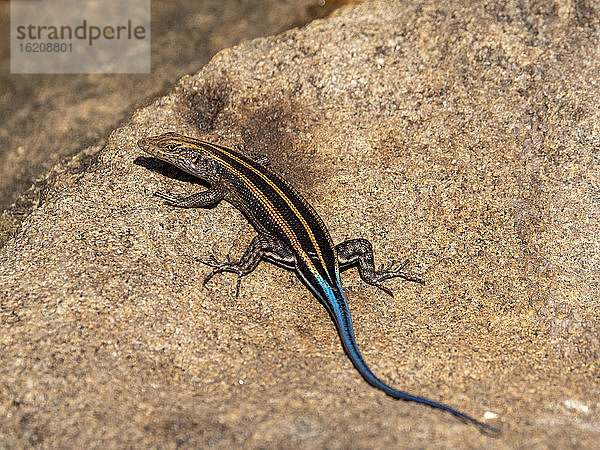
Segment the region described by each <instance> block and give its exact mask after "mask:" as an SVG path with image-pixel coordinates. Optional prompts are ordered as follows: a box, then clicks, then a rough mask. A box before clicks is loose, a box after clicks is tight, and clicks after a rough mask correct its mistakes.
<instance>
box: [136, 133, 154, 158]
mask: <svg viewBox="0 0 600 450" xmlns="http://www.w3.org/2000/svg"><path fill="white" fill-rule="evenodd" d="M137 145H138V147H139V148H140V149H141V150H143V151H145V152H146V153H148V154H150V155H152V156H156V143H155V142H154V139H152V138H147V137H146V138H142V139H140V140H139V141H137Z"/></svg>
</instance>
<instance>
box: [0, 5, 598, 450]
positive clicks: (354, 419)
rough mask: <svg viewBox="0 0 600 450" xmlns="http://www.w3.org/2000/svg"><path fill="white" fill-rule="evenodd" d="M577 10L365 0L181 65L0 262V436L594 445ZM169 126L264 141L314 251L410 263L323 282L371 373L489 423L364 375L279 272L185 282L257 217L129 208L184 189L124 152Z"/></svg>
mask: <svg viewBox="0 0 600 450" xmlns="http://www.w3.org/2000/svg"><path fill="white" fill-rule="evenodd" d="M598 19H599V12H598V11H597V10H595V9H594V8H593V7H592V6H590V5H589V4H587V3H579V2H577V3H566V4H565V5H564V6H556V4H555V3H550V2H547V3H546V2H536V3H535V4H529V3H527V2H508V3H506V2H499V1H498V2H486V3H485V4H481V3H478V2H475V3H469V2H466V4H464V5H457V4H455V2H447V3H440V2H411V3H400V2H373V3H366V4H360V5H358V6H353V7H347V8H344V9H342V10H340V12H339V13H338V14H335V15H334V17H331V18H329V19H328V20H325V21H317V22H313V23H312V24H310V25H309V26H307V27H306V28H304V29H300V30H293V31H289V32H287V33H284V34H282V35H279V36H276V37H272V38H265V39H258V40H255V41H251V42H249V43H246V44H244V45H242V46H240V47H236V48H233V49H231V50H227V51H223V52H221V53H219V54H218V55H217V56H216V57H215V58H214V59H213V60H212V61H211V63H210V64H208V65H207V66H206V67H205V68H204V69H203V70H202V71H201V72H200V73H198V74H196V75H193V76H188V77H184V78H183V79H182V80H181V81H180V82H179V83H178V85H177V86H176V87H175V88H174V89H173V91H172V92H171V93H170V94H169V95H167V96H165V97H163V98H160V99H158V100H156V101H155V102H154V103H153V104H151V105H150V106H148V107H147V108H144V109H141V110H139V111H138V112H136V113H135V114H134V116H133V117H132V118H131V120H130V121H129V122H128V123H127V124H125V125H124V126H123V127H122V128H119V129H118V130H116V131H114V132H113V133H112V135H111V136H110V138H109V139H108V140H107V145H106V147H105V148H104V149H103V151H102V152H101V153H100V155H99V157H98V158H97V160H96V161H95V162H94V164H93V165H92V166H91V167H89V168H88V169H86V170H84V171H82V172H80V173H77V171H71V172H69V171H66V172H65V173H64V174H63V175H61V176H60V177H57V179H56V181H55V182H54V183H53V185H52V186H50V187H49V188H48V190H47V191H46V193H45V196H44V198H43V201H42V202H41V205H40V206H39V207H38V208H37V209H35V211H34V212H33V213H32V214H31V216H29V217H28V218H27V220H26V221H25V222H24V223H23V226H22V230H21V231H20V232H19V234H18V235H17V236H16V237H15V238H14V239H12V240H11V241H9V242H8V243H7V245H6V246H5V247H4V248H2V249H1V250H0V262H1V266H0V268H1V269H0V270H1V273H0V295H1V296H2V297H1V298H2V303H1V308H2V309H1V312H0V313H1V320H2V327H1V328H0V339H1V341H0V342H1V344H2V352H0V417H1V419H0V420H1V421H2V423H1V426H0V446H2V447H6V446H8V447H12V446H17V447H26V446H31V445H35V446H48V447H64V446H75V447H83V446H94V447H100V446H102V447H115V448H122V447H125V446H136V447H146V446H156V447H158V446H161V447H176V446H183V447H207V446H211V447H227V448H230V447H231V446H244V447H303V448H314V447H328V448H329V447H331V448H348V447H351V448H391V447H396V448H397V447H408V448H414V447H436V448H439V447H447V448H464V447H477V448H482V447H497V448H515V447H526V448H531V447H559V448H565V447H588V448H591V447H593V446H594V445H595V444H597V442H598V441H599V439H600V414H599V407H600V385H599V383H598V374H599V373H600V367H599V362H598V361H599V358H600V341H599V338H598V329H599V328H600V323H599V319H598V318H599V317H600V314H599V313H600V292H599V286H600V285H599V284H598V281H597V280H598V279H600V273H599V267H600V264H599V262H600V261H599V258H598V255H599V254H600V252H599V250H600V245H599V243H600V238H599V235H598V232H597V230H598V229H599V228H600V226H599V225H600V223H599V221H600V220H599V217H600V214H599V212H600V211H599V209H600V208H599V205H600V196H599V194H598V192H599V190H598V188H599V186H598V179H600V173H599V172H600V171H599V167H600V165H599V160H598V149H599V147H600V125H599V124H600V117H599V116H600V114H599V110H598V103H597V99H598V98H600V89H599V85H598V81H597V80H599V79H600V77H599V75H600V70H599V69H600V57H599V56H600V55H599V54H598V53H599V48H600V47H599V46H598V41H599V37H600V24H599V20H598ZM169 130H174V131H179V132H182V133H185V134H188V135H193V136H202V137H205V138H207V139H211V140H214V141H215V142H219V143H222V144H225V145H229V146H239V147H240V148H241V149H242V150H243V151H245V152H247V153H248V154H258V153H262V154H267V155H268V156H270V157H271V160H272V161H273V166H274V168H275V170H277V171H279V172H280V173H282V174H283V175H284V176H285V177H287V178H288V179H289V180H290V181H292V182H293V183H294V184H295V185H296V186H297V187H298V189H299V190H300V191H301V192H303V193H304V194H305V195H306V197H307V198H308V199H309V200H310V201H311V202H313V204H314V205H315V207H316V209H317V210H318V211H319V213H320V214H321V215H322V217H323V219H324V220H325V222H326V224H327V225H328V227H329V228H330V230H331V233H332V236H333V239H334V241H335V242H340V241H342V240H344V239H346V238H351V237H358V236H363V237H366V238H368V239H370V240H372V241H373V242H374V245H375V251H376V259H377V261H378V262H385V261H388V260H390V259H393V258H397V257H400V258H404V257H407V258H410V260H411V268H412V270H414V271H415V272H417V273H420V274H422V276H423V277H424V278H425V281H426V285H425V286H420V285H415V284H409V283H405V282H402V281H398V280H395V281H390V282H388V286H389V287H390V288H392V289H393V290H394V292H395V296H394V297H393V298H389V297H387V296H385V295H384V294H382V293H381V292H378V291H377V290H375V289H374V288H372V287H370V286H367V285H365V284H364V283H362V282H361V281H360V279H359V278H358V275H357V274H356V271H354V270H349V271H348V272H346V273H345V274H344V275H343V277H342V280H343V286H344V289H345V290H346V294H347V297H348V299H349V302H350V307H351V310H352V313H353V316H354V320H355V327H356V334H357V338H358V341H359V345H360V346H361V348H362V349H363V353H364V356H365V358H366V360H367V362H368V363H369V364H370V365H371V368H372V369H373V370H374V371H375V373H377V374H379V375H380V376H381V377H382V378H383V379H385V380H387V381H389V383H390V384H391V385H393V386H396V387H399V388H402V389H404V390H406V391H408V392H411V393H415V394H420V395H424V396H427V397H430V398H432V399H436V400H442V401H444V402H445V403H448V404H450V405H452V406H455V407H457V408H459V409H461V410H463V411H465V412H468V413H470V414H473V415H474V416H475V417H478V418H481V419H482V420H488V421H489V422H490V423H493V424H495V425H500V426H502V428H503V433H502V435H501V436H500V437H499V438H496V439H493V438H490V437H487V436H484V435H482V434H480V433H478V432H477V431H476V430H475V429H474V428H473V427H470V426H468V425H465V424H463V423H462V422H459V421H457V420H456V419H455V418H453V417H452V416H449V415H447V414H444V413H442V412H440V411H435V410H431V409H428V408H426V407H422V406H417V405H413V404H408V403H404V402H397V401H394V400H392V399H390V398H388V397H386V396H385V395H383V394H382V393H381V392H379V391H377V390H375V389H372V388H370V387H369V386H368V385H367V384H366V383H365V382H364V381H363V380H362V379H361V378H360V376H359V375H358V373H357V372H356V371H355V370H354V369H353V367H352V366H351V364H350V362H349V361H348V359H347V358H346V357H345V355H344V353H343V351H342V348H341V346H340V344H339V341H338V338H337V335H336V333H335V330H334V327H333V325H332V323H331V321H330V319H329V317H328V316H327V314H326V312H325V310H324V309H323V308H322V306H320V305H319V304H318V302H317V301H316V300H315V298H314V297H312V296H311V294H310V293H309V292H308V291H307V290H306V288H305V287H304V286H303V285H302V283H301V282H300V281H299V280H298V279H297V278H296V277H295V275H294V274H293V273H290V272H286V271H284V270H282V269H280V268H277V267H275V266H272V265H269V264H267V263H262V264H260V265H259V267H258V268H257V270H256V271H255V272H254V273H252V274H251V275H250V276H248V277H246V278H245V279H244V280H243V282H242V289H241V292H240V296H239V298H237V299H236V298H235V295H234V290H235V278H234V277H233V276H230V275H223V276H219V277H215V278H214V279H213V280H211V282H210V283H209V284H208V285H207V287H206V288H205V289H202V288H201V282H202V279H203V277H204V276H205V275H206V274H207V273H208V270H209V268H208V267H206V266H204V265H202V264H200V263H198V262H196V261H195V259H194V258H195V257H198V256H200V257H203V258H206V257H208V256H209V255H210V254H215V255H217V256H218V257H221V258H224V257H226V256H227V255H230V256H231V257H232V258H236V257H237V256H239V255H240V253H241V252H242V250H243V248H244V246H245V245H246V244H247V243H248V242H249V240H250V239H251V237H252V236H253V234H254V232H253V230H252V229H251V227H250V226H249V225H248V224H247V223H246V221H245V220H244V218H243V216H242V215H241V214H240V213H239V212H237V211H236V210H235V209H234V208H233V207H231V206H230V205H228V204H220V205H219V206H217V207H215V208H213V209H211V210H182V209H174V208H171V207H168V206H166V205H164V204H162V202H161V201H160V200H158V199H156V198H153V197H152V193H153V192H154V191H156V190H167V191H173V192H177V193H187V192H193V191H195V190H198V189H201V187H200V186H199V185H197V184H194V183H190V182H189V179H188V178H185V177H182V176H181V175H180V174H179V173H178V172H176V171H175V170H171V169H169V168H167V167H165V165H162V164H158V163H155V162H153V161H151V160H149V159H148V158H144V157H141V156H142V155H141V152H140V151H139V150H138V149H137V147H136V145H135V143H136V141H137V139H139V138H140V137H143V136H147V135H153V134H158V133H161V132H164V131H169ZM494 416H497V418H493V417H494ZM484 417H487V418H488V419H484Z"/></svg>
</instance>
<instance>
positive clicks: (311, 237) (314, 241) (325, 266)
mask: <svg viewBox="0 0 600 450" xmlns="http://www.w3.org/2000/svg"><path fill="white" fill-rule="evenodd" d="M201 142H202V143H204V144H206V145H208V146H209V147H211V148H212V149H214V150H215V151H216V152H218V153H225V154H226V155H227V156H229V157H230V158H231V159H234V160H235V161H237V162H238V163H240V164H242V165H243V166H244V167H246V168H247V169H250V170H251V171H252V172H254V173H255V174H257V175H258V176H259V177H261V178H262V179H263V180H264V181H266V182H267V183H268V184H269V185H270V186H271V187H272V188H273V189H274V190H275V192H277V194H279V197H281V198H282V199H283V201H284V202H285V203H287V205H288V206H289V207H290V209H291V210H292V211H293V213H294V214H295V215H296V217H298V219H300V222H302V225H303V226H304V229H305V230H306V233H307V234H308V236H309V237H310V240H311V242H312V243H313V246H314V248H315V250H316V251H317V255H318V256H319V259H320V261H321V264H322V265H323V270H324V271H325V273H327V264H326V263H325V259H324V258H323V254H322V253H321V248H320V247H319V245H318V244H317V240H316V238H315V235H314V234H313V232H312V229H311V228H310V226H309V225H308V223H306V220H304V217H302V215H301V214H300V213H299V212H298V210H297V209H296V207H295V206H294V204H293V203H292V202H291V201H290V200H289V199H288V197H287V196H286V195H285V194H284V193H283V192H282V191H281V189H279V187H278V186H277V185H276V184H275V183H273V182H272V181H271V180H269V179H268V178H267V177H266V176H265V175H264V174H263V173H262V172H261V171H259V170H257V169H255V168H254V167H252V166H251V165H249V164H248V163H246V162H245V161H244V160H242V159H240V158H238V157H237V156H235V155H233V154H231V153H229V152H225V151H223V150H222V149H220V148H218V147H215V146H214V145H212V144H211V143H210V142H206V141H201ZM221 162H222V163H223V164H225V165H227V163H225V161H223V160H221ZM227 166H228V167H229V168H230V169H231V170H233V171H235V172H237V171H236V170H235V169H233V168H232V167H231V166H229V165H227ZM237 173H238V176H240V177H243V175H242V174H241V173H239V172H237ZM244 182H245V183H247V184H249V185H251V186H254V185H253V184H251V183H250V180H247V179H246V180H245V181H244ZM254 188H255V189H256V190H257V191H258V192H259V193H260V190H259V189H257V188H256V186H254ZM271 206H272V205H271ZM294 237H295V236H294ZM296 241H297V238H296ZM298 247H299V248H301V247H300V245H299V244H298Z"/></svg>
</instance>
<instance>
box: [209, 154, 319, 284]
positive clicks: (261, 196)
mask: <svg viewBox="0 0 600 450" xmlns="http://www.w3.org/2000/svg"><path fill="white" fill-rule="evenodd" d="M209 145H210V144H209ZM210 146H211V147H213V146H212V145H210ZM213 148H214V147H213ZM216 150H217V151H219V149H216ZM213 157H214V158H215V159H217V160H218V161H219V162H220V163H221V164H223V166H225V167H227V169H229V170H230V171H231V172H233V173H235V174H236V175H237V176H238V177H239V178H240V180H242V181H243V182H244V183H245V184H246V185H247V186H249V187H250V190H251V191H252V192H254V193H255V194H256V195H257V197H258V198H259V200H260V201H261V202H262V203H263V206H264V207H265V209H266V210H267V211H268V212H269V214H270V215H271V216H272V217H273V218H274V219H275V222H276V223H277V225H279V227H280V228H281V229H282V230H283V232H284V233H285V234H286V235H287V237H288V238H289V240H290V242H291V243H292V245H293V246H295V247H296V248H297V249H298V250H299V251H298V253H299V254H300V256H301V257H302V259H303V260H304V262H305V263H306V265H307V266H308V268H309V269H311V267H312V268H314V264H313V262H312V261H311V259H310V258H309V257H308V254H307V253H306V252H305V251H304V249H303V248H302V246H301V245H300V242H299V241H298V237H297V236H296V234H295V233H294V230H292V228H291V227H290V225H289V224H288V223H287V222H286V221H285V220H284V218H283V217H281V215H280V214H279V212H278V211H277V208H275V206H274V205H273V204H272V203H271V202H270V201H269V199H268V198H267V197H266V196H265V195H264V194H263V193H262V192H261V191H260V189H258V188H257V187H256V186H255V185H254V184H253V183H252V182H251V181H250V180H249V179H248V178H246V177H245V176H244V174H242V173H241V172H239V171H238V170H236V169H235V168H234V167H232V166H231V165H230V164H228V163H227V162H226V161H224V160H223V159H221V158H219V157H218V156H215V155H213ZM234 159H236V160H239V158H234ZM242 162H243V161H242ZM244 165H245V166H247V165H246V164H244ZM321 259H322V258H321ZM315 269H316V268H315ZM325 269H327V268H326V267H325ZM317 273H318V272H317Z"/></svg>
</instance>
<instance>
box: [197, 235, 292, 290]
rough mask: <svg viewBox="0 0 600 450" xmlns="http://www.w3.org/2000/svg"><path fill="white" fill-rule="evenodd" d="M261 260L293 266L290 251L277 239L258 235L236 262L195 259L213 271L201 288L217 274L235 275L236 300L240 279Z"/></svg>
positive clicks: (211, 257) (287, 266)
mask: <svg viewBox="0 0 600 450" xmlns="http://www.w3.org/2000/svg"><path fill="white" fill-rule="evenodd" d="M261 259H266V260H268V261H271V262H274V263H276V264H279V265H281V266H283V267H285V268H293V267H294V265H295V258H294V254H293V253H292V251H291V250H290V249H289V248H288V247H287V246H286V245H285V244H284V243H283V242H281V241H280V240H279V239H276V238H274V237H273V236H270V235H268V234H259V235H258V236H256V237H255V238H254V239H252V242H251V243H250V245H248V247H247V248H246V250H245V251H244V254H243V255H242V257H241V258H240V260H239V261H237V262H232V261H229V260H228V261H218V260H217V259H216V258H215V257H214V256H212V255H211V256H210V257H209V259H208V260H203V259H200V258H196V260H197V261H199V262H201V263H202V264H206V265H207V266H210V267H212V268H213V269H212V270H211V271H210V273H209V274H208V275H207V276H206V278H205V279H204V282H203V283H202V286H203V287H204V286H206V284H207V283H208V282H209V281H210V279H211V278H212V277H214V276H215V275H216V274H218V273H223V272H231V273H235V274H237V276H238V278H237V282H236V289H235V296H236V298H237V297H238V296H239V292H240V285H241V280H242V277H245V276H246V275H248V274H249V273H250V272H252V271H253V270H254V269H256V266H258V263H259V262H260V260H261Z"/></svg>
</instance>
